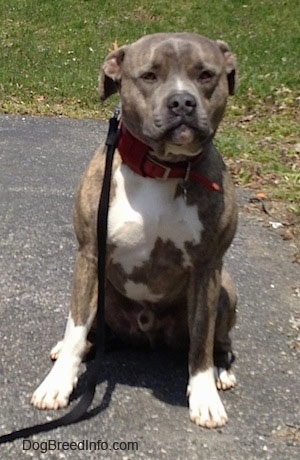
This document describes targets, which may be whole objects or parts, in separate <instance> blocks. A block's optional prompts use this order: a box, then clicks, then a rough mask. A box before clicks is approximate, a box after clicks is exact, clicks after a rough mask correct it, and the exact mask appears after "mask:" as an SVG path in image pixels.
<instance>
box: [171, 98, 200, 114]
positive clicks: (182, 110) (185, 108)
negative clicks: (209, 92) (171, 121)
mask: <svg viewBox="0 0 300 460" xmlns="http://www.w3.org/2000/svg"><path fill="white" fill-rule="evenodd" d="M167 106H168V108H169V110H170V112H172V113H173V114H174V115H181V116H182V115H191V114H192V113H193V112H194V111H195V108H196V106H197V102H196V99H195V98H194V96H192V94H190V93H188V92H182V93H175V94H172V95H171V96H170V97H169V99H168V101H167Z"/></svg>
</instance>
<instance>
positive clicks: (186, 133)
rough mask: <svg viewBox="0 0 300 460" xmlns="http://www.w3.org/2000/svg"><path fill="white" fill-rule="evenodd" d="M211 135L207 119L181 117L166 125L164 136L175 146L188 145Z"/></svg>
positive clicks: (200, 141) (199, 141)
mask: <svg viewBox="0 0 300 460" xmlns="http://www.w3.org/2000/svg"><path fill="white" fill-rule="evenodd" d="M211 135H212V128H211V126H210V124H209V123H208V121H207V119H204V118H203V119H202V120H200V121H198V122H197V121H196V120H194V119H190V120H189V119H186V118H185V117H182V118H181V119H180V120H176V122H174V123H172V125H171V126H169V127H167V129H166V131H165V134H164V138H165V139H166V140H167V141H168V142H170V143H172V144H174V145H177V146H188V145H192V144H200V143H203V142H205V141H206V140H207V139H208V138H210V136H211Z"/></svg>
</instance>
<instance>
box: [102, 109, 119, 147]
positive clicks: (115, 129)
mask: <svg viewBox="0 0 300 460" xmlns="http://www.w3.org/2000/svg"><path fill="white" fill-rule="evenodd" d="M120 120H121V107H120V106H119V105H118V106H117V107H116V108H115V110H114V112H113V114H112V116H111V118H110V120H109V126H108V133H107V137H106V141H105V145H106V147H107V148H109V147H111V146H112V147H114V148H116V147H117V145H118V140H119V126H120Z"/></svg>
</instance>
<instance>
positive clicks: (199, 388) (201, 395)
mask: <svg viewBox="0 0 300 460" xmlns="http://www.w3.org/2000/svg"><path fill="white" fill-rule="evenodd" d="M187 394H188V397H189V410H190V418H191V421H192V422H194V423H195V424H196V425H199V426H203V427H205V428H216V427H220V426H223V425H225V424H226V422H227V421H228V417H227V414H226V412H225V409H224V406H223V404H222V401H221V399H220V396H219V394H218V391H217V388H216V384H215V380H214V373H213V368H210V369H208V370H206V371H203V372H198V373H197V374H196V375H194V376H191V377H190V379H189V385H188V389H187Z"/></svg>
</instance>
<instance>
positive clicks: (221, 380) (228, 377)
mask: <svg viewBox="0 0 300 460" xmlns="http://www.w3.org/2000/svg"><path fill="white" fill-rule="evenodd" d="M214 374H215V380H216V385H217V388H218V389H219V390H229V389H230V388H233V387H234V386H235V385H236V378H235V375H234V373H233V372H232V370H230V369H229V370H228V371H227V370H226V369H224V368H223V367H215V368H214Z"/></svg>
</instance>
